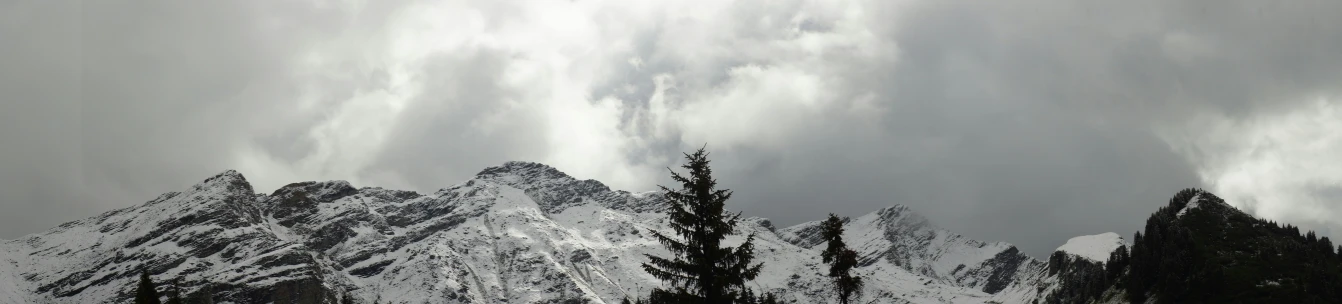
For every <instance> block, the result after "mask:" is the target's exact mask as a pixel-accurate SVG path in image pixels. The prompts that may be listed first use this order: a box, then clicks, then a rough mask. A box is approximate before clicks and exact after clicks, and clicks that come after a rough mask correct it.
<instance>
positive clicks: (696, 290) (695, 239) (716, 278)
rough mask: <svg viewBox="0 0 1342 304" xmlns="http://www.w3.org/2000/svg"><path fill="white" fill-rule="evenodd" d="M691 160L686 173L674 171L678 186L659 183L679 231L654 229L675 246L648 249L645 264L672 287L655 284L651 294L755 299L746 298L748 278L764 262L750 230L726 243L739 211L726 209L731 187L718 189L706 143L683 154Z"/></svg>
mask: <svg viewBox="0 0 1342 304" xmlns="http://www.w3.org/2000/svg"><path fill="white" fill-rule="evenodd" d="M685 159H686V160H687V163H686V164H684V165H682V166H681V168H684V169H687V170H689V175H688V176H682V175H680V173H676V171H675V170H670V169H669V168H668V170H670V171H671V178H672V179H673V180H675V181H676V182H679V183H680V184H681V188H680V189H671V188H667V187H666V186H661V188H662V192H663V197H664V198H666V202H667V220H668V221H669V222H670V223H669V226H670V227H671V229H672V230H673V231H674V232H675V236H671V235H665V234H662V233H661V232H658V231H656V230H652V231H651V232H652V235H653V237H654V238H656V239H657V241H658V242H660V243H662V245H664V246H666V249H667V250H669V251H671V256H670V257H665V258H664V257H658V256H653V255H646V256H647V257H648V259H649V260H650V261H649V263H644V264H643V270H644V271H647V272H648V273H649V274H652V276H654V277H656V278H657V279H660V280H662V281H663V282H666V283H669V284H670V285H671V286H672V287H671V288H670V289H662V288H656V289H654V290H653V291H652V294H651V295H650V297H649V299H648V300H649V302H651V303H705V304H732V303H743V302H753V297H750V299H747V294H753V293H750V292H747V291H748V289H747V287H746V286H745V283H746V282H747V281H750V280H753V279H755V277H756V276H758V275H759V273H760V267H761V266H763V265H762V264H751V260H752V259H753V258H754V249H755V247H754V240H755V235H754V234H753V233H752V234H750V235H749V236H747V237H746V241H745V242H744V243H742V244H741V245H740V246H736V247H729V246H723V245H722V240H723V239H724V238H726V237H727V236H728V235H731V234H734V233H735V231H734V229H735V225H736V223H737V221H738V220H739V219H740V217H741V214H740V213H729V212H727V211H726V210H725V208H724V207H725V206H726V202H727V199H730V198H731V196H732V192H731V190H727V189H717V181H716V180H714V179H713V170H712V169H710V168H709V166H708V152H705V151H704V149H703V148H700V149H699V150H698V151H695V152H694V153H693V154H685Z"/></svg>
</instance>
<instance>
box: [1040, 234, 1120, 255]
mask: <svg viewBox="0 0 1342 304" xmlns="http://www.w3.org/2000/svg"><path fill="white" fill-rule="evenodd" d="M1123 245H1127V242H1124V241H1123V237H1122V236H1120V235H1118V234H1117V233H1113V232H1105V233H1101V234H1096V235H1083V236H1078V237H1074V238H1071V239H1069V240H1067V243H1066V244H1063V245H1062V247H1058V250H1057V251H1062V252H1066V253H1070V254H1072V255H1076V256H1079V257H1083V258H1087V259H1091V260H1093V261H1099V262H1104V261H1107V260H1109V254H1110V253H1113V252H1114V250H1115V249H1118V246H1123Z"/></svg>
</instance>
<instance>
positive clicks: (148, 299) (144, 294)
mask: <svg viewBox="0 0 1342 304" xmlns="http://www.w3.org/2000/svg"><path fill="white" fill-rule="evenodd" d="M160 303H161V302H159V301H158V291H157V290H154V281H152V280H150V279H149V271H147V270H143V269H142V270H140V284H139V285H137V286H136V288H135V304H160Z"/></svg>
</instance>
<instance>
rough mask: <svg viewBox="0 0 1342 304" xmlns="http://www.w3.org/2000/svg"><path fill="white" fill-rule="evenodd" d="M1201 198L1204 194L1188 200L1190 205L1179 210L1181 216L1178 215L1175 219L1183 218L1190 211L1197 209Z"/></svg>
mask: <svg viewBox="0 0 1342 304" xmlns="http://www.w3.org/2000/svg"><path fill="white" fill-rule="evenodd" d="M1200 198H1202V194H1198V195H1194V196H1193V198H1191V199H1188V204H1185V205H1184V209H1179V214H1176V215H1175V217H1183V216H1184V213H1188V210H1193V209H1195V208H1197V207H1198V199H1200Z"/></svg>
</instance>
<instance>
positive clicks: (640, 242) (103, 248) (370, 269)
mask: <svg viewBox="0 0 1342 304" xmlns="http://www.w3.org/2000/svg"><path fill="white" fill-rule="evenodd" d="M660 199H661V198H660V195H658V194H657V193H655V192H645V193H630V192H626V191H619V190H611V189H609V188H608V187H606V186H605V185H604V184H602V183H600V182H597V181H594V180H578V179H574V178H572V177H570V176H568V175H566V174H564V173H562V172H560V171H558V170H555V169H554V168H551V167H549V166H545V165H542V164H536V163H525V162H509V163H505V164H503V165H501V166H496V167H490V168H486V169H485V170H483V171H481V172H480V173H479V174H477V175H476V176H475V177H474V178H472V179H470V180H468V181H466V182H464V183H461V184H458V185H454V186H451V187H447V188H444V189H442V190H439V191H437V192H434V193H430V194H420V193H415V192H410V191H398V190H387V189H382V188H355V187H353V186H352V185H350V184H349V183H347V182H344V181H329V182H303V183H294V184H290V185H287V186H284V187H282V188H280V189H278V190H276V191H275V192H274V193H271V194H258V193H254V191H253V189H252V187H251V185H250V184H249V183H248V182H247V180H246V179H245V178H244V177H243V176H242V175H241V174H239V173H238V172H235V171H226V172H223V173H221V174H219V175H216V176H214V177H210V178H209V179H206V180H205V181H204V182H201V183H199V184H197V185H195V186H192V187H191V188H190V189H187V190H185V191H181V192H171V193H167V194H163V195H161V196H159V197H158V198H155V199H153V200H151V201H149V202H147V203H145V204H142V205H139V206H135V207H130V208H126V209H121V210H115V211H111V212H107V213H104V214H102V215H99V216H96V217H92V218H88V219H84V220H80V221H75V222H70V223H66V224H63V225H60V226H59V227H57V228H55V229H52V230H50V231H47V232H44V233H40V234H34V235H29V236H26V237H23V238H20V239H17V240H11V241H3V242H0V304H3V303H122V302H125V301H127V300H128V299H129V298H130V297H131V294H130V292H131V291H132V290H133V288H132V287H133V286H134V284H135V282H136V280H137V274H138V271H140V270H141V269H146V270H148V271H149V272H150V273H151V274H152V277H153V279H154V280H155V281H156V282H159V283H160V288H167V287H166V286H167V285H169V283H171V282H173V281H174V280H177V283H176V286H178V287H179V288H180V289H181V290H182V292H183V293H184V294H186V295H187V298H188V299H204V298H206V297H209V298H210V299H211V300H213V301H214V303H271V302H277V303H348V302H353V303H373V302H375V301H376V302H377V303H618V302H619V301H620V300H621V299H624V298H626V297H629V298H633V297H636V296H638V295H645V294H646V293H647V292H648V291H649V290H650V289H651V288H653V287H656V286H659V284H660V283H659V282H658V281H657V280H656V279H654V278H653V277H652V276H650V275H648V274H647V273H645V272H643V270H642V269H641V268H640V266H639V265H640V264H641V263H643V262H645V261H646V258H645V256H644V254H649V253H650V254H657V255H665V254H666V252H665V251H664V250H663V249H662V248H661V246H660V245H659V244H657V243H656V242H655V241H654V240H653V239H652V238H651V237H650V235H649V233H648V232H647V231H648V230H649V229H651V230H659V231H663V232H666V233H670V231H669V229H668V228H667V227H666V218H665V215H664V214H662V213H661V212H660V210H661V208H662V206H663V205H662V201H660ZM817 224H818V222H809V223H803V224H800V225H796V226H793V227H787V228H782V229H778V228H775V227H774V226H773V225H772V224H771V223H770V222H769V221H768V220H767V219H762V218H750V219H747V220H743V221H742V223H741V224H740V225H741V226H740V230H741V231H742V232H745V233H755V234H756V240H757V242H758V243H757V244H756V250H757V259H758V261H760V262H764V263H765V268H764V270H763V272H762V274H761V275H760V278H759V279H757V280H756V281H754V282H753V283H751V284H752V285H753V286H754V287H756V288H757V289H762V290H765V291H770V292H774V293H778V294H780V295H782V296H783V297H782V298H783V299H784V300H788V301H792V302H795V303H828V302H830V301H832V300H831V299H833V294H832V293H831V292H830V286H829V285H828V284H829V282H828V280H827V278H826V277H824V276H823V275H822V273H824V269H825V265H824V264H823V263H821V261H820V258H819V250H821V249H823V245H822V244H821V241H820V240H819V238H818V227H817ZM846 227H847V232H846V235H845V236H844V237H845V239H846V240H847V242H848V243H849V244H850V246H851V247H852V248H853V249H854V250H857V251H858V252H859V253H860V254H861V261H860V263H861V266H860V267H858V268H857V270H856V271H857V272H858V274H860V275H862V276H864V277H866V278H867V285H866V290H865V291H864V301H863V302H864V303H865V302H867V301H869V300H875V301H874V302H873V303H1030V302H1033V301H1035V300H1038V299H1042V298H1043V297H1045V296H1046V295H1047V294H1048V293H1049V292H1051V291H1052V290H1054V289H1056V287H1057V286H1060V283H1059V282H1058V281H1059V276H1058V275H1057V274H1056V272H1055V273H1054V274H1050V271H1048V267H1049V265H1048V263H1045V262H1042V261H1039V260H1036V259H1034V258H1031V257H1029V256H1026V255H1024V254H1022V253H1021V252H1020V251H1019V250H1017V249H1016V248H1015V247H1014V246H1012V245H1010V244H1006V243H986V242H980V241H976V240H972V239H968V238H966V237H963V236H960V235H957V234H954V233H951V232H948V231H945V230H941V229H938V228H936V227H935V226H933V225H932V224H930V223H929V222H928V221H927V219H925V218H923V217H921V216H919V215H917V214H915V213H914V212H913V211H912V210H909V208H907V207H904V206H892V207H888V208H884V209H881V210H878V211H876V212H873V213H871V214H867V215H864V216H860V217H857V218H853V219H852V220H851V221H850V222H849V223H848V224H847V226H846ZM1114 236H1117V235H1114ZM743 239H744V235H737V236H734V237H731V238H729V239H728V243H729V245H730V243H734V242H740V241H742V240H743ZM1075 240H1076V239H1074V241H1075ZM1101 241H1103V240H1101ZM1097 242H1099V241H1097ZM1119 242H1121V238H1120V239H1119ZM1092 243H1096V242H1090V241H1085V242H1079V243H1078V244H1077V246H1080V247H1084V250H1082V249H1075V250H1074V249H1070V247H1068V246H1072V245H1073V244H1071V243H1070V242H1069V244H1068V245H1067V246H1064V248H1066V249H1067V252H1073V253H1076V254H1080V255H1082V256H1087V257H1089V256H1091V255H1095V252H1099V251H1103V250H1104V248H1109V250H1112V249H1113V248H1112V247H1104V246H1107V245H1106V244H1107V243H1103V242H1099V243H1098V245H1097V244H1092Z"/></svg>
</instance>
